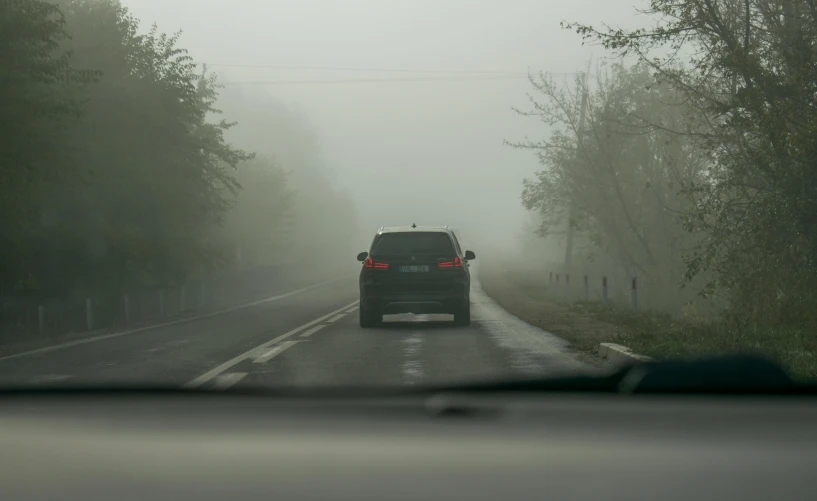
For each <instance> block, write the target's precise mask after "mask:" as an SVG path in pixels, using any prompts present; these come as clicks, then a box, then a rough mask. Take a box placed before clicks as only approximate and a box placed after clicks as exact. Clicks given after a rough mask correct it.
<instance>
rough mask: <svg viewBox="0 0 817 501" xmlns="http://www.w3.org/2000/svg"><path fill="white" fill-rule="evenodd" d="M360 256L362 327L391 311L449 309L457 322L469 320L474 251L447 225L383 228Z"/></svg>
mask: <svg viewBox="0 0 817 501" xmlns="http://www.w3.org/2000/svg"><path fill="white" fill-rule="evenodd" d="M357 259H358V261H362V262H363V267H362V269H361V270H360V326H361V327H372V326H374V325H377V324H378V323H380V322H381V321H382V320H383V315H386V314H393V313H449V314H453V315H454V322H455V323H456V324H458V325H468V324H469V323H471V303H470V290H471V273H470V271H469V270H468V261H471V260H473V259H476V256H475V255H474V253H473V252H471V251H465V252H463V251H462V249H460V244H459V242H458V241H457V236H456V235H454V232H453V231H451V230H450V229H448V226H445V227H443V228H436V227H419V226H415V225H412V226H410V227H397V228H380V230H379V231H378V232H377V234H376V235H375V236H374V240H373V241H372V246H371V248H370V249H369V252H361V253H360V254H358V256H357Z"/></svg>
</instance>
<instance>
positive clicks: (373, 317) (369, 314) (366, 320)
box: [358, 306, 383, 329]
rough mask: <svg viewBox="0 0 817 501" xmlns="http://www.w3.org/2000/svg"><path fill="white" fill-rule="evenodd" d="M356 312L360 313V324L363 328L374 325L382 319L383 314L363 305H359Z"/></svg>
mask: <svg viewBox="0 0 817 501" xmlns="http://www.w3.org/2000/svg"><path fill="white" fill-rule="evenodd" d="M358 312H359V314H360V326H361V327H362V328H364V329H368V328H371V327H374V326H376V325H377V324H379V323H380V322H381V321H382V320H383V315H380V314H378V313H377V312H374V311H371V310H370V309H369V308H365V307H363V306H361V307H360V309H359V310H358Z"/></svg>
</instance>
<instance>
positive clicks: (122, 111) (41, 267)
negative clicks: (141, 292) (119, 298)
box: [0, 0, 354, 295]
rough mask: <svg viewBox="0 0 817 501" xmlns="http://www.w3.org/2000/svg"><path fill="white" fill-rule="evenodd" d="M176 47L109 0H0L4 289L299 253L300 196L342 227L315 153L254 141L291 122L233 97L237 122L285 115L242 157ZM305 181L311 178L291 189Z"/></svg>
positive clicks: (153, 282) (212, 79) (226, 115)
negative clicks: (317, 202) (284, 151)
mask: <svg viewBox="0 0 817 501" xmlns="http://www.w3.org/2000/svg"><path fill="white" fill-rule="evenodd" d="M179 36H180V35H179V34H174V35H168V34H165V33H162V32H161V31H159V29H158V28H157V27H156V26H153V27H151V28H150V29H148V30H144V29H142V27H141V25H140V22H139V21H138V20H137V19H135V18H134V17H133V16H132V15H131V14H130V13H129V12H128V10H127V9H126V8H124V7H123V6H122V5H121V4H120V3H119V2H118V1H117V0H55V1H42V0H4V1H3V2H0V117H2V121H0V176H2V182H0V210H2V213H3V224H2V229H1V230H0V289H2V291H3V293H4V294H6V295H9V294H12V295H13V294H14V293H15V292H14V291H24V290H27V291H38V293H42V294H51V295H60V294H65V293H69V292H71V291H74V290H77V289H82V288H85V289H97V290H102V289H111V290H115V289H121V288H124V287H128V286H131V285H140V286H158V285H178V284H180V283H183V282H184V281H185V280H187V279H188V278H190V277H191V276H196V275H205V274H208V273H212V272H213V270H216V269H225V268H229V267H231V266H234V265H235V263H236V261H237V257H236V256H237V254H240V255H242V256H243V258H242V260H243V261H245V262H246V263H247V265H248V266H250V265H258V266H262V265H264V264H269V263H274V262H276V261H279V260H282V259H285V258H286V256H287V254H288V253H290V254H291V253H292V252H294V251H297V250H299V247H297V245H300V249H303V248H306V247H307V244H306V242H307V240H309V238H308V237H302V238H300V240H299V235H301V234H299V233H298V228H299V226H303V225H302V224H301V225H299V224H298V223H299V222H301V223H302V222H303V219H304V216H303V214H304V213H307V212H308V211H307V209H308V200H310V199H311V198H320V199H321V200H323V201H324V205H325V206H328V207H329V208H328V209H327V210H326V212H327V213H328V214H329V216H328V217H327V220H329V221H337V220H338V219H341V220H342V221H344V222H345V224H350V223H349V221H350V220H352V219H353V218H354V207H353V206H351V205H350V202H349V200H348V199H347V198H345V197H344V196H343V195H342V194H340V193H337V192H336V191H335V190H334V188H333V187H332V184H331V182H330V181H329V180H328V179H326V177H327V170H326V168H325V166H315V165H313V164H314V163H315V162H314V159H313V157H314V155H315V153H314V152H311V151H308V148H310V147H312V146H314V144H307V143H306V142H302V144H301V145H300V146H301V149H300V150H298V151H296V152H294V153H291V154H289V155H285V157H286V158H285V159H283V160H282V159H281V158H280V157H279V156H278V155H277V151H275V150H274V148H272V147H270V146H269V145H280V144H281V143H282V142H284V141H286V140H287V139H291V138H275V137H272V136H274V135H276V134H279V135H282V136H285V135H286V134H290V132H289V131H290V130H291V129H297V128H298V127H300V128H304V126H303V124H302V123H301V122H303V118H302V117H299V116H289V115H287V114H286V113H285V110H281V109H271V108H270V105H269V102H268V103H267V106H255V107H254V106H253V103H252V100H253V99H254V98H256V97H257V96H254V95H246V96H243V97H240V98H233V99H232V101H231V103H230V104H231V107H232V108H233V109H235V110H236V111H237V113H235V115H242V117H243V118H248V117H249V118H252V116H253V115H252V114H253V113H254V116H256V117H259V116H260V117H262V118H261V120H264V119H267V120H269V118H263V117H264V116H266V115H268V114H270V113H272V114H276V113H277V115H276V116H277V117H278V118H279V119H280V118H281V117H286V118H291V119H292V122H291V123H277V124H274V125H275V126H274V127H268V128H266V129H264V130H263V132H262V133H263V134H265V135H266V136H267V137H266V141H263V143H264V147H262V148H256V149H251V146H257V145H258V144H259V143H261V141H255V144H253V143H252V141H243V140H242V129H243V127H242V126H238V125H237V124H236V123H235V122H234V121H232V120H234V119H235V118H234V116H233V115H234V114H233V112H232V110H230V109H224V108H223V106H222V104H223V102H222V101H223V100H222V99H221V93H222V92H223V90H224V89H223V88H222V86H221V85H220V84H219V82H218V81H217V78H216V76H215V75H214V74H212V73H211V72H208V71H207V69H206V68H203V67H202V66H201V65H200V64H197V62H196V61H195V60H194V59H193V58H192V56H191V55H190V54H188V52H187V51H186V50H185V49H184V48H182V47H181V46H180V45H179ZM249 110H253V111H249ZM313 140H314V138H313ZM247 145H249V146H247ZM284 160H285V161H284ZM306 172H308V175H309V176H312V177H313V178H316V179H320V181H321V183H314V182H313V183H303V182H301V183H300V184H297V183H293V182H292V181H291V180H292V178H296V177H298V176H301V177H303V176H304V175H307V174H304V173H306ZM292 242H295V243H296V245H295V247H293V244H292ZM298 242H300V244H298Z"/></svg>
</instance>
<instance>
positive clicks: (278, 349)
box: [253, 341, 301, 364]
mask: <svg viewBox="0 0 817 501" xmlns="http://www.w3.org/2000/svg"><path fill="white" fill-rule="evenodd" d="M300 342H301V341H284V342H283V343H281V344H279V345H277V346H273V347H272V348H271V349H270V350H269V351H267V352H266V353H264V354H263V355H261V356H259V357H258V358H256V359H255V360H254V361H253V362H255V363H256V364H263V363H264V362H269V361H270V360H272V359H273V358H275V357H277V356H278V355H280V354H281V353H283V352H284V350H286V349H288V348H291V347H293V346H295V345H296V344H298V343H300Z"/></svg>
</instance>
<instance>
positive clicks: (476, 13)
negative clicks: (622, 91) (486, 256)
mask: <svg viewBox="0 0 817 501" xmlns="http://www.w3.org/2000/svg"><path fill="white" fill-rule="evenodd" d="M123 3H124V4H125V5H126V6H128V8H129V9H130V10H131V12H132V13H133V14H134V15H136V17H138V18H139V19H141V21H142V22H143V23H145V24H146V25H149V24H151V23H153V22H156V23H157V24H158V25H159V29H160V30H162V31H165V32H174V31H177V30H179V29H181V30H183V31H184V34H183V36H182V41H181V45H182V46H183V47H185V48H187V49H189V50H190V51H191V55H192V56H193V57H194V58H195V59H197V60H201V61H206V62H208V63H211V64H214V65H242V64H245V65H275V66H301V67H326V68H357V69H411V70H435V71H436V70H438V71H450V72H459V71H507V72H522V73H525V72H527V71H528V70H529V69H530V70H535V71H538V70H544V71H550V72H574V71H577V70H582V69H584V68H585V67H586V65H587V60H588V58H589V57H590V56H591V55H593V56H594V57H595V58H599V57H604V56H605V53H604V52H603V50H602V49H601V48H599V47H588V46H585V47H582V45H581V40H580V39H579V37H578V36H577V35H575V34H574V33H572V32H568V31H564V30H561V29H560V28H559V22H560V21H562V20H576V21H581V22H584V23H590V24H593V25H600V24H601V23H602V22H607V23H609V24H613V25H621V26H626V27H635V26H639V25H643V24H644V23H645V22H647V19H645V18H643V17H638V16H636V15H635V9H634V7H633V6H634V5H638V6H640V7H643V6H644V2H643V1H642V0H572V1H568V0H506V1H503V2H500V1H498V0H488V1H484V2H478V1H466V0H436V1H434V0H399V1H398V0H344V1H326V0H322V1H317V0H124V1H123ZM212 69H213V70H215V71H217V72H218V73H220V74H223V75H224V76H225V77H227V78H229V80H230V81H232V82H257V81H264V82H267V81H282V80H284V81H285V80H295V81H304V80H322V81H325V80H344V79H353V78H354V79H370V80H371V79H386V78H389V79H391V78H403V79H406V78H439V77H441V76H448V77H452V76H453V77H462V78H463V79H461V80H452V81H441V80H433V81H402V82H357V83H336V84H308V83H300V84H287V85H264V88H266V89H267V90H268V91H269V92H270V93H272V94H273V95H274V96H276V97H277V98H279V99H281V100H282V101H284V102H291V103H297V106H298V107H299V108H301V109H302V110H304V111H305V112H306V113H307V114H308V115H309V117H310V120H311V121H312V123H313V124H314V126H315V127H316V129H317V130H318V132H319V134H320V138H321V144H322V147H323V152H324V155H325V159H326V163H327V165H329V166H330V167H331V168H332V169H334V170H335V171H336V173H337V180H338V184H339V186H341V187H343V188H345V189H348V190H350V191H351V192H352V193H353V194H354V196H355V199H356V201H357V204H358V208H359V210H360V212H361V214H362V216H363V217H362V223H363V224H364V225H366V230H367V233H370V232H373V231H374V230H375V229H376V228H377V227H378V226H379V225H380V224H386V225H389V224H405V223H411V222H412V221H416V222H417V223H418V224H437V223H440V224H442V223H449V224H452V225H456V226H459V227H462V228H464V229H465V230H466V231H468V232H469V233H472V234H476V233H479V236H483V237H484V236H485V235H490V236H491V237H492V238H495V239H503V238H510V239H514V240H515V239H516V234H517V232H518V229H519V227H520V226H521V224H522V222H523V218H524V210H523V209H522V208H521V206H520V202H519V194H520V191H521V181H522V178H524V177H525V176H529V175H531V174H532V173H533V172H534V171H535V170H537V168H538V165H537V163H536V160H535V158H534V156H533V155H532V154H531V153H530V152H525V151H518V150H513V149H511V148H509V147H507V146H504V145H503V144H502V141H503V139H510V140H516V139H523V138H524V137H525V136H526V135H528V136H530V137H541V136H543V135H544V134H545V130H544V128H543V126H542V125H541V124H539V123H537V122H535V121H534V120H532V119H525V118H523V117H519V116H517V115H516V114H514V113H513V112H512V111H511V107H512V106H518V107H523V108H524V107H526V97H525V95H526V92H528V90H529V84H528V82H527V80H526V79H524V77H523V78H517V79H502V80H485V79H481V80H479V79H473V78H469V79H465V78H464V77H465V76H464V75H462V74H459V75H458V74H456V73H448V74H445V75H442V74H437V73H420V72H418V73H414V72H412V73H401V72H369V71H332V70H304V69H301V70H292V69H281V68H277V69H276V68H239V67H231V66H213V67H212ZM246 85H250V84H246ZM254 85H258V84H254ZM228 118H229V117H228ZM239 126H240V125H239ZM475 236H476V235H475Z"/></svg>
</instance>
